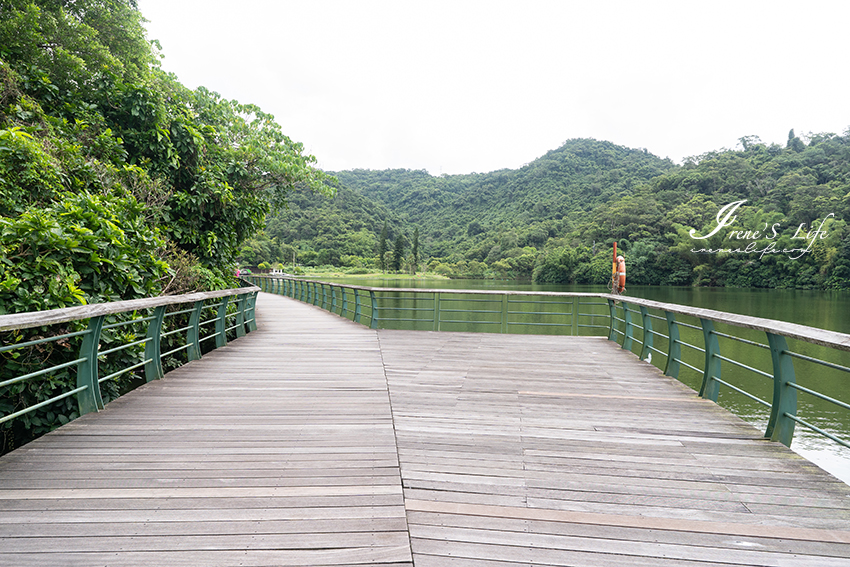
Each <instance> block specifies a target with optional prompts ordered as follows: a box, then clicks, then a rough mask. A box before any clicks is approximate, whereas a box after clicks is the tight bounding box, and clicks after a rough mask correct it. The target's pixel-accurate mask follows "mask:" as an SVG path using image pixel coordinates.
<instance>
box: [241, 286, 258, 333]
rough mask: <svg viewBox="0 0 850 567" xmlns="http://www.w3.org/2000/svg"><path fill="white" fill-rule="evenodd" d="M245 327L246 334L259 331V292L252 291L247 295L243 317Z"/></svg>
mask: <svg viewBox="0 0 850 567" xmlns="http://www.w3.org/2000/svg"><path fill="white" fill-rule="evenodd" d="M243 319H244V321H245V322H244V323H243V325H244V326H245V332H246V333H250V332H251V331H256V330H257V292H256V291H252V292H251V293H249V294H247V297H246V300H245V316H244V317H243Z"/></svg>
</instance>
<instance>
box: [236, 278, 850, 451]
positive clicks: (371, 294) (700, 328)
mask: <svg viewBox="0 0 850 567" xmlns="http://www.w3.org/2000/svg"><path fill="white" fill-rule="evenodd" d="M247 279H248V280H249V281H251V282H253V283H255V284H256V285H258V286H260V287H261V289H262V290H263V291H267V292H269V293H276V294H281V295H286V296H288V297H292V298H295V299H298V300H300V301H304V302H307V303H311V304H313V305H316V306H318V307H321V308H323V309H326V310H328V311H331V312H332V313H335V314H337V315H340V316H342V317H346V318H348V319H351V320H353V321H355V322H358V323H363V324H366V323H367V322H368V325H369V327H370V328H372V329H378V328H407V329H420V330H434V331H443V330H455V329H460V330H476V331H490V332H502V333H508V332H523V333H550V334H551V333H557V334H565V335H580V334H585V335H587V334H590V335H600V336H607V337H608V339H609V340H612V341H616V342H617V343H618V344H620V345H622V348H624V349H626V350H629V351H632V352H634V354H635V355H637V356H639V357H640V358H641V359H642V360H647V361H650V360H652V356H653V354H654V355H656V356H655V359H654V360H652V362H653V364H656V366H658V367H659V368H660V369H662V370H663V371H664V373H665V374H666V375H668V376H671V377H674V378H677V379H683V378H682V377H680V373H681V372H682V371H683V370H684V371H685V373H690V375H691V376H694V377H697V378H698V380H697V383H695V384H694V386H695V389H697V390H698V391H699V395H700V396H701V397H703V398H706V399H709V400H712V401H714V402H717V401H718V397H719V396H720V393H721V389H722V388H723V389H726V391H727V392H732V393H734V395H741V396H744V397H745V398H747V400H751V401H754V402H755V403H756V404H758V405H759V406H762V407H764V408H765V411H766V412H769V417H768V419H767V425H766V429H765V437H766V438H768V439H771V440H774V441H779V442H781V443H783V444H785V445H789V446H790V444H791V441H792V439H793V436H794V432H795V427H796V425H798V424H799V425H801V426H803V427H805V428H806V429H808V430H809V431H811V432H814V433H816V434H818V435H822V436H824V437H826V438H828V439H831V440H832V441H834V442H836V443H838V444H840V445H842V446H844V447H850V441H848V440H846V439H842V438H840V437H839V436H838V435H835V434H833V433H830V432H829V431H826V430H825V429H824V428H823V427H819V426H818V425H816V424H815V423H812V421H815V419H804V418H803V417H801V416H800V415H799V414H798V400H797V397H798V394H804V395H805V396H810V397H812V398H816V399H817V400H819V401H820V402H822V403H826V404H829V405H830V407H834V408H835V409H836V410H837V411H844V410H850V403H848V401H844V400H840V399H838V396H842V395H843V396H844V397H845V398H847V397H850V387H847V383H846V382H843V383H844V384H845V385H844V387H839V388H837V391H836V393H835V394H834V395H833V396H830V395H826V394H824V393H822V392H818V391H817V390H815V389H814V388H813V387H809V385H801V384H798V382H797V373H796V372H795V365H794V361H795V360H796V361H800V362H805V363H806V364H807V365H814V366H816V367H819V368H827V369H829V370H830V371H833V372H838V373H841V379H842V380H846V378H847V377H846V373H850V366H848V365H846V364H841V363H838V362H835V361H828V360H825V359H824V358H825V357H826V354H829V355H831V356H833V358H841V357H842V356H846V354H845V353H847V352H848V351H850V335H847V334H844V333H837V332H833V331H826V330H823V329H816V328H813V327H806V326H804V325H797V324H793V323H786V322H783V321H776V320H772V319H761V318H756V317H748V316H743V315H737V314H733V313H725V312H722V311H713V310H709V309H699V308H694V307H689V306H683V305H676V304H669V303H660V302H656V301H650V300H644V299H639V298H627V297H624V296H614V295H610V294H601V293H557V292H524V291H483V290H445V289H443V290H436V289H406V288H372V287H363V286H353V285H345V284H336V283H328V282H320V281H313V280H302V279H295V278H287V277H268V276H250V277H249V278H247ZM600 309H601V310H600ZM716 327H717V328H716ZM721 328H722V330H721ZM657 329H666V334H665V333H662V332H660V331H659V330H657ZM733 332H734V333H735V334H733ZM759 334H761V335H762V336H763V337H766V342H767V344H765V343H763V342H760V341H758V340H757V339H758V335H759ZM789 340H790V341H792V342H795V343H797V344H798V346H797V347H796V348H795V350H791V349H790V348H789V346H788V341H789ZM689 341H690V342H689ZM733 343H734V344H733ZM721 347H723V350H721ZM809 347H811V349H814V350H815V351H817V354H819V355H820V356H811V355H810V354H811V353H808V354H807V353H804V352H801V351H804V350H806V349H807V348H809ZM742 348H743V350H742ZM747 349H750V350H752V351H755V352H750V351H749V350H747ZM732 351H735V352H742V353H743V354H741V355H740V356H739V358H741V360H736V359H735V358H732V357H731V356H730V355H729V353H731V352H732ZM722 353H725V354H722ZM824 353H826V354H824ZM742 360H746V362H743V361H742ZM662 361H663V364H662ZM758 365H762V366H763V367H764V368H763V369H759V368H756V366H758ZM724 370H725V372H726V373H728V374H731V375H732V376H734V377H740V376H741V373H746V374H748V375H750V376H752V377H753V378H754V379H755V380H756V381H760V383H759V382H756V383H753V382H752V380H751V379H749V378H747V379H744V380H740V382H739V383H737V384H735V383H733V380H731V379H729V380H727V379H724V378H723V376H724V373H723V371H724ZM806 370H807V372H806V373H805V376H806V380H807V381H809V382H810V381H812V380H813V378H814V377H816V376H818V375H820V372H818V371H817V370H813V369H812V368H811V367H807V368H806ZM801 375H802V374H801ZM683 381H685V380H683ZM744 382H746V384H748V385H749V384H752V387H750V388H749V389H748V386H745V385H744ZM686 383H687V382H686ZM815 417H817V416H815Z"/></svg>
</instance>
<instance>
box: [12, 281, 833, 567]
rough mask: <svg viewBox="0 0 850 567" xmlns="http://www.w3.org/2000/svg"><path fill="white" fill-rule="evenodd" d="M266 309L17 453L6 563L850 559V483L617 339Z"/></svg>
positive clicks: (696, 563)
mask: <svg viewBox="0 0 850 567" xmlns="http://www.w3.org/2000/svg"><path fill="white" fill-rule="evenodd" d="M257 319H258V327H259V329H258V331H255V332H253V333H249V334H248V335H247V336H245V337H243V338H241V339H238V340H236V341H234V342H232V343H230V344H229V345H228V346H227V347H224V348H222V349H218V350H216V351H214V352H212V353H210V354H209V355H207V356H205V357H204V358H203V359H202V360H200V361H196V362H193V363H191V364H188V365H186V366H184V367H182V368H179V369H177V370H175V371H172V372H170V373H169V374H167V375H166V377H165V379H164V380H161V381H159V382H156V383H151V384H148V385H146V386H143V387H142V388H139V389H138V390H136V391H134V392H131V393H130V394H128V395H126V396H124V397H122V398H119V399H118V400H116V401H114V402H112V403H110V404H109V405H108V406H107V409H106V410H105V411H102V412H100V413H98V414H89V415H86V416H84V417H82V418H80V419H78V420H76V421H74V422H72V423H71V424H69V425H66V426H64V427H62V428H60V429H59V430H57V431H55V432H53V433H51V434H49V435H46V436H45V437H42V438H41V439H39V440H37V441H35V442H33V443H30V444H29V445H26V446H25V447H22V448H21V449H19V450H17V451H14V452H13V453H11V454H9V455H6V456H4V457H2V458H0V565H2V566H5V565H9V566H11V565H15V566H26V565H33V566H35V565H38V566H41V565H50V564H53V565H68V566H71V565H116V566H118V565H120V566H134V565H139V566H141V565H145V566H148V565H157V566H161V567H167V566H171V565H180V566H186V565H193V566H194V565H197V566H219V565H221V566H225V565H228V566H229V565H246V566H283V565H293V566H294V565H298V566H308V565H309V566H325V565H348V566H360V565H378V566H395V567H401V566H405V565H408V566H409V565H412V564H415V565H416V566H418V567H428V566H441V567H442V566H448V567H485V566H490V567H495V566H500V567H513V566H519V565H575V566H588V567H590V566H607V565H610V566H614V565H617V566H619V565H630V566H653V567H655V566H660V567H667V566H670V567H673V566H683V567H684V566H689V567H715V566H720V565H726V566H728V565H759V566H761V565H788V566H803V565H805V566H810V565H817V566H824V567H838V566H846V565H848V564H850V487H848V486H847V485H845V484H844V483H841V482H840V481H837V480H836V479H834V478H833V477H831V476H830V475H828V474H827V473H825V472H823V471H821V470H820V469H818V468H817V467H815V466H814V465H812V464H810V463H809V462H808V461H805V460H804V459H802V458H801V457H799V456H797V455H796V454H795V453H793V452H791V451H789V450H787V449H786V448H785V447H783V446H781V445H779V444H775V443H770V442H767V441H764V440H762V439H760V433H759V432H758V431H756V430H754V429H752V428H751V427H750V426H748V425H747V424H745V423H744V422H742V421H740V420H739V419H737V418H735V417H734V416H732V415H731V414H729V413H728V412H726V411H725V410H722V409H721V408H719V407H717V406H716V405H714V404H712V403H711V402H707V401H704V400H700V399H699V398H697V397H696V396H695V394H694V393H693V392H692V391H690V390H688V389H687V388H685V387H684V386H683V385H681V384H680V383H678V382H677V381H675V380H672V379H670V378H667V377H665V376H662V375H661V373H660V372H659V371H658V370H657V369H656V368H654V367H652V366H650V365H648V364H644V363H641V362H640V361H638V360H637V359H636V358H635V357H634V356H633V355H631V354H630V353H627V352H625V351H623V350H622V349H620V348H619V347H617V346H616V345H615V344H613V343H610V342H608V341H606V340H604V339H596V338H570V337H530V336H517V335H490V334H460V333H458V334H453V333H430V332H406V331H388V330H381V331H373V330H369V329H367V328H365V327H362V326H360V325H356V324H354V323H351V322H350V321H347V320H344V319H341V318H339V317H337V316H334V315H331V314H328V313H326V312H324V311H321V310H319V309H317V308H315V307H312V306H309V305H305V304H302V303H299V302H296V301H294V300H292V299H288V298H284V297H280V296H275V295H270V294H261V295H260V298H259V302H258V309H257ZM602 361H605V362H604V364H602Z"/></svg>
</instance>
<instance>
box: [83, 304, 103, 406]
mask: <svg viewBox="0 0 850 567" xmlns="http://www.w3.org/2000/svg"><path fill="white" fill-rule="evenodd" d="M102 328H103V316H100V317H92V318H91V319H89V327H88V331H89V332H88V334H87V335H86V336H85V338H84V339H83V344H82V346H81V347H80V356H79V358H83V359H85V360H83V361H82V362H80V363H79V364H77V388H83V387H84V388H85V390H83V391H81V392H79V393H78V394H77V406H78V407H79V410H80V415H85V414H87V413H90V412H93V411H98V410H101V409H103V399H102V398H101V397H100V384H99V383H98V381H97V349H98V344H99V343H100V330H101V329H102Z"/></svg>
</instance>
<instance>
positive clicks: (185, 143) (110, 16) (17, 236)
mask: <svg viewBox="0 0 850 567" xmlns="http://www.w3.org/2000/svg"><path fill="white" fill-rule="evenodd" d="M143 23H144V19H143V17H142V15H141V13H140V12H139V11H138V10H137V9H136V7H135V2H133V1H128V0H74V1H70V0H68V1H58V2H57V1H52V0H50V1H48V0H41V1H24V0H2V1H0V246H2V248H0V254H2V256H0V313H4V312H17V311H31V310H36V309H49V308H54V307H62V306H66V305H71V304H78V303H83V302H93V301H108V300H114V299H127V298H133V297H138V296H148V295H157V294H160V293H173V292H178V291H186V290H192V289H204V288H214V287H219V286H222V285H230V283H232V282H229V281H228V280H229V278H230V276H231V274H232V270H233V268H234V267H235V256H236V254H237V252H238V249H239V245H240V243H241V242H242V241H243V240H244V239H245V238H246V237H248V236H249V235H252V234H254V233H255V232H256V231H257V230H258V229H259V228H262V226H263V224H264V221H265V217H266V215H267V214H268V213H269V211H270V210H271V208H272V207H273V206H275V205H282V204H283V203H284V201H285V197H286V194H287V193H288V192H289V191H290V190H291V189H293V188H295V187H306V188H309V189H311V190H316V189H319V190H321V189H322V188H323V187H324V186H323V184H322V180H323V179H324V174H322V172H320V171H318V170H315V169H313V168H312V167H311V166H310V163H311V162H313V161H314V160H313V158H312V157H311V156H305V155H303V153H302V147H301V145H300V144H297V143H295V142H293V141H291V140H290V139H289V138H287V137H286V136H285V135H283V133H282V132H281V130H280V127H279V126H278V125H277V124H276V123H275V122H274V119H273V117H272V116H270V115H268V114H265V113H263V112H262V110H260V109H259V108H257V107H256V106H252V105H243V104H239V103H238V102H236V101H229V100H225V99H223V98H222V97H221V96H219V95H218V94H217V93H214V92H212V91H209V90H207V89H204V88H200V89H198V90H195V91H192V90H189V89H187V88H186V87H184V86H183V85H182V84H180V82H179V81H178V80H177V78H176V77H174V76H173V75H170V74H167V73H165V72H163V71H162V70H161V69H160V67H159V53H158V50H157V46H156V44H155V43H154V44H152V43H151V42H150V41H148V39H147V38H146V35H145V33H146V32H145V29H144V26H143Z"/></svg>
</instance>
